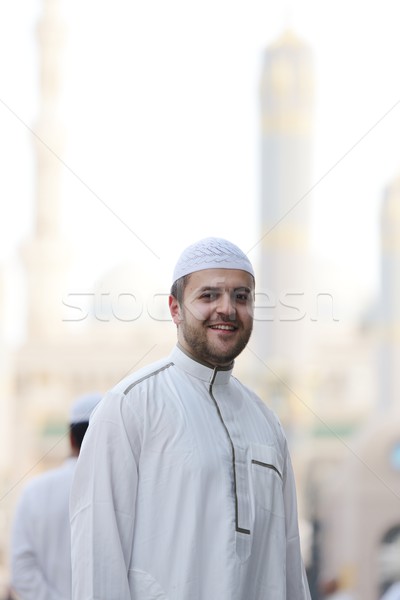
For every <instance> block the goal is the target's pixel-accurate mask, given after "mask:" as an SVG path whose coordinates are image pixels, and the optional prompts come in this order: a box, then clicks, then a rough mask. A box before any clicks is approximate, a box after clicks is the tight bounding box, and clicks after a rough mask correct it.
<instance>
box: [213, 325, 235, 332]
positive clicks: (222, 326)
mask: <svg viewBox="0 0 400 600" xmlns="http://www.w3.org/2000/svg"><path fill="white" fill-rule="evenodd" d="M212 329H222V330H224V331H234V330H235V328H234V327H232V325H213V327H212Z"/></svg>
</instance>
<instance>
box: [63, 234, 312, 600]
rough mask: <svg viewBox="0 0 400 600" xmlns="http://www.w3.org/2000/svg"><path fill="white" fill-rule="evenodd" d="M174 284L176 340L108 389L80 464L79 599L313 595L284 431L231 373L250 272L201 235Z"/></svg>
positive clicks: (237, 253)
mask: <svg viewBox="0 0 400 600" xmlns="http://www.w3.org/2000/svg"><path fill="white" fill-rule="evenodd" d="M173 282H174V283H173V286H172V290H171V295H170V298H169V306H170V312H171V316H172V319H173V322H174V323H175V324H176V326H177V334H178V345H177V347H175V348H174V350H173V351H172V353H171V355H170V356H169V357H168V358H166V359H164V360H161V361H159V362H157V363H154V364H152V365H150V366H148V367H146V368H144V369H141V370H140V371H138V372H137V373H136V374H133V375H129V376H128V377H127V378H126V379H124V380H123V381H122V382H120V383H119V384H118V385H117V386H116V387H115V388H114V389H112V390H111V391H110V392H109V393H108V394H106V396H105V397H104V399H103V400H102V402H101V404H100V406H99V407H98V409H97V410H96V413H95V415H94V416H93V419H92V420H91V423H90V426H89V429H88V433H87V436H86V439H85V443H84V445H83V448H82V452H81V455H80V457H79V460H78V465H77V469H76V473H75V478H74V482H73V486H72V492H71V529H72V580H73V600H82V599H85V600H189V599H190V600H308V599H309V598H310V596H309V591H308V584H307V581H306V577H305V572H304V567H303V563H302V558H301V555H300V543H299V531H298V521H297V508H296V494H295V486H294V478H293V473H292V467H291V463H290V457H289V453H288V448H287V443H286V439H285V436H284V434H283V432H282V428H281V426H280V424H279V422H278V420H277V418H276V416H275V415H274V414H273V413H272V412H271V411H270V410H269V409H268V408H267V407H266V406H265V404H264V403H263V402H262V401H261V400H260V399H259V398H258V397H257V396H256V395H255V394H254V393H253V392H252V391H250V390H249V389H248V388H247V387H245V386H244V385H242V384H241V383H240V382H239V381H238V380H237V379H236V378H235V377H233V376H232V368H233V361H234V359H235V357H236V356H238V355H239V354H240V352H241V351H242V350H243V349H244V348H245V346H246V344H247V342H248V340H249V338H250V334H251V331H252V326H253V303H254V272H253V268H252V266H251V264H250V262H249V260H248V258H247V256H246V255H245V254H244V253H243V252H242V251H241V250H240V249H239V248H238V247H237V246H235V245H233V244H231V243H230V242H228V241H226V240H221V239H218V238H207V239H205V240H201V241H200V242H198V243H196V244H194V245H193V246H191V247H189V248H188V249H186V250H185V251H184V252H183V254H182V255H181V257H180V259H179V260H178V263H177V265H176V267H175V271H174V277H173Z"/></svg>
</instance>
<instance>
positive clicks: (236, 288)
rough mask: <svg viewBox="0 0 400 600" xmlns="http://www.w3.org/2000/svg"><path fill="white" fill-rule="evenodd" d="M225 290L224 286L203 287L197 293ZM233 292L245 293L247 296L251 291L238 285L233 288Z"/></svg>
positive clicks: (244, 286)
mask: <svg viewBox="0 0 400 600" xmlns="http://www.w3.org/2000/svg"><path fill="white" fill-rule="evenodd" d="M223 289H225V287H224V286H212V285H203V286H202V287H201V288H199V290H198V291H199V292H220V291H221V290H223ZM233 291H234V292H240V291H242V292H247V293H248V294H250V293H251V289H250V288H249V287H247V286H246V285H240V286H238V287H235V288H233Z"/></svg>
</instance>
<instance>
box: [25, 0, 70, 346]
mask: <svg viewBox="0 0 400 600" xmlns="http://www.w3.org/2000/svg"><path fill="white" fill-rule="evenodd" d="M38 42H39V65H40V71H41V73H40V89H39V92H40V97H39V98H40V99H39V116H38V119H37V122H36V124H35V126H34V128H33V129H34V132H35V137H34V142H35V150H36V160H37V169H36V173H37V181H36V202H35V211H36V214H35V225H34V232H33V238H32V239H31V240H29V241H27V242H26V243H25V244H24V246H23V248H22V258H23V261H24V263H25V268H26V276H27V309H28V322H27V327H28V338H30V339H43V338H49V337H52V336H55V335H57V334H58V333H59V331H60V328H61V324H62V320H61V307H62V292H63V283H64V282H65V271H66V266H67V262H68V261H67V257H68V253H67V249H66V246H65V244H64V243H62V242H61V240H60V235H59V221H60V170H61V168H62V164H61V161H60V157H61V156H62V153H63V148H64V131H63V128H62V126H61V123H60V120H59V117H58V100H59V95H60V57H61V50H62V47H63V42H64V28H63V25H62V23H61V20H60V16H59V0H44V6H43V15H42V18H41V21H40V22H39V25H38Z"/></svg>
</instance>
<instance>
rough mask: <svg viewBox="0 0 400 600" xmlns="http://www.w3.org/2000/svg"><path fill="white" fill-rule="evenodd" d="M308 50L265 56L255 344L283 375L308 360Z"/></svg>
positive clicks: (289, 36) (286, 46)
mask: <svg viewBox="0 0 400 600" xmlns="http://www.w3.org/2000/svg"><path fill="white" fill-rule="evenodd" d="M312 113H313V65H312V55H311V51H310V49H309V48H308V46H306V45H305V44H304V43H303V42H301V41H300V40H299V39H298V38H297V37H296V36H295V35H294V34H293V33H291V32H289V31H287V32H285V33H284V34H283V35H282V36H281V37H280V38H279V39H278V40H277V42H276V43H274V44H272V45H271V46H270V47H268V48H267V49H266V51H265V55H264V65H263V71H262V80H261V123H262V149H261V152H262V154H261V161H262V162H261V196H262V198H261V231H260V239H261V241H260V267H259V272H258V274H257V291H258V295H257V298H256V307H257V308H256V319H257V323H256V329H255V340H256V343H257V352H258V355H259V357H260V358H261V359H262V360H263V361H265V363H266V364H268V365H269V366H271V367H272V368H274V369H277V370H278V371H279V372H280V373H281V374H287V373H292V374H293V373H296V372H297V371H298V370H301V366H302V364H304V362H305V361H306V357H307V338H308V336H307V335H306V331H305V328H306V322H307V320H309V319H310V314H309V301H310V298H309V258H308V221H309V191H310V187H311V134H312Z"/></svg>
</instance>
